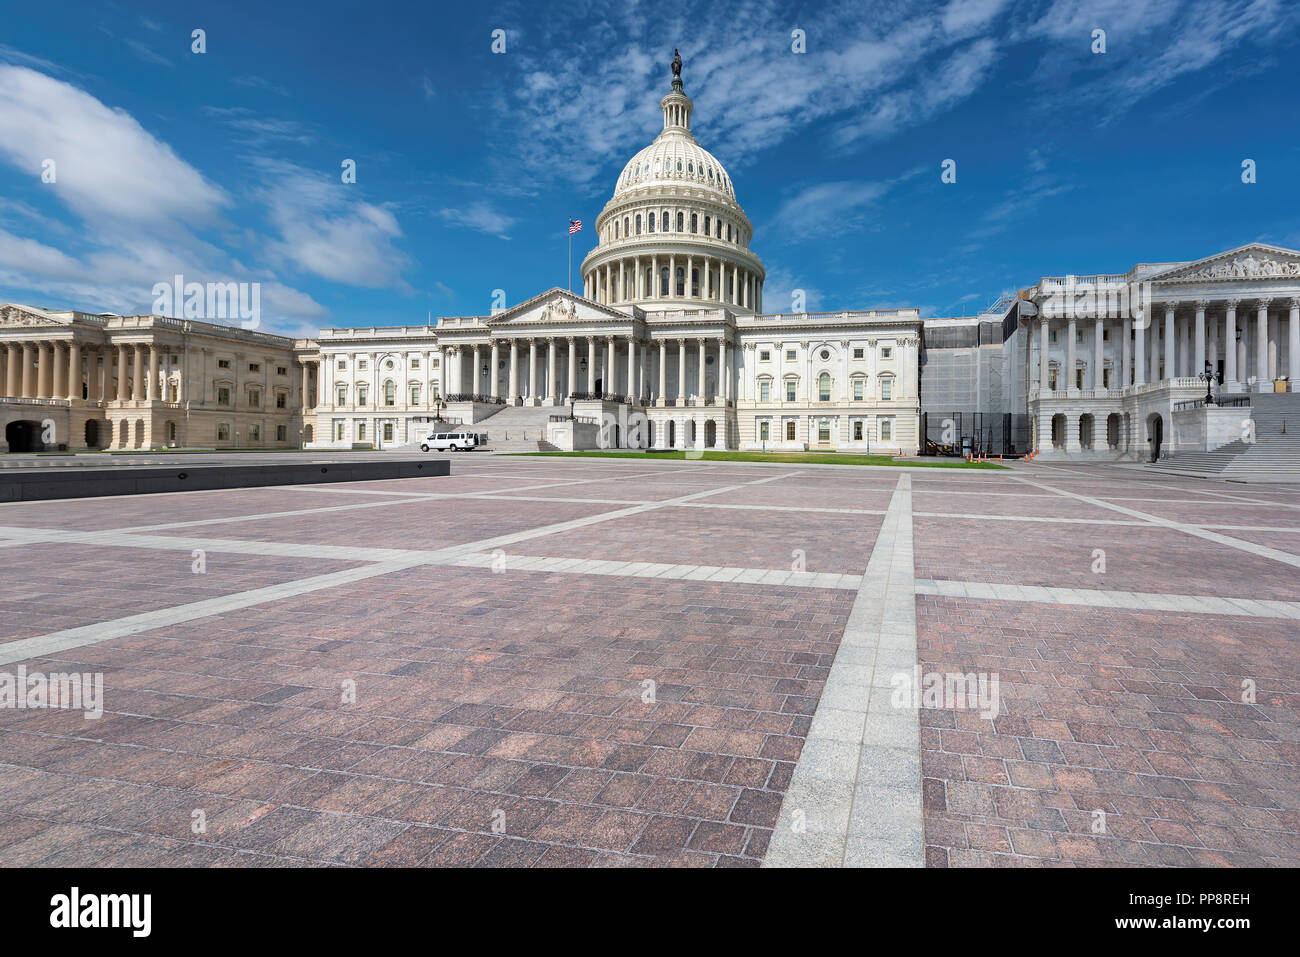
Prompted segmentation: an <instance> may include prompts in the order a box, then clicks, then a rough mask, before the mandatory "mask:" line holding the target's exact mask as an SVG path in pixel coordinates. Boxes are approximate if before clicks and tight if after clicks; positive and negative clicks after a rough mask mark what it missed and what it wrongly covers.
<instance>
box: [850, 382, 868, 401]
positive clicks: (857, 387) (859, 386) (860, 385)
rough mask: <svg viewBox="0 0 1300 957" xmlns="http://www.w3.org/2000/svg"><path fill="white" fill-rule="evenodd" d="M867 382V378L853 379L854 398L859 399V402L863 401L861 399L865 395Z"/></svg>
mask: <svg viewBox="0 0 1300 957" xmlns="http://www.w3.org/2000/svg"><path fill="white" fill-rule="evenodd" d="M865 383H866V380H865V379H854V380H853V398H854V399H855V400H856V401H858V402H861V401H862V396H863V394H864V390H865V388H866V385H865Z"/></svg>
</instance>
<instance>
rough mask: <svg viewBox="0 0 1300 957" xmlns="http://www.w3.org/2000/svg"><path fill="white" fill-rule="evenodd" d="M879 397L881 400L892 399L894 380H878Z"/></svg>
mask: <svg viewBox="0 0 1300 957" xmlns="http://www.w3.org/2000/svg"><path fill="white" fill-rule="evenodd" d="M880 397H881V398H882V399H892V398H893V397H894V380H893V379H881V380H880Z"/></svg>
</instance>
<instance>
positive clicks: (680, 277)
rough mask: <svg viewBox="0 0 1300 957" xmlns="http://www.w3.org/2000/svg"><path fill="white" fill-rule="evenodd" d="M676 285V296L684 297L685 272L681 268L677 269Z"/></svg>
mask: <svg viewBox="0 0 1300 957" xmlns="http://www.w3.org/2000/svg"><path fill="white" fill-rule="evenodd" d="M676 285H677V295H679V296H684V295H686V270H685V268H683V267H682V266H678V267H677V276H676Z"/></svg>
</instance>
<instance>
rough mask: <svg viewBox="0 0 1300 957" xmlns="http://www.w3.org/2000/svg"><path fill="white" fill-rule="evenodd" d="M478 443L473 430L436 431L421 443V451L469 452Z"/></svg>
mask: <svg viewBox="0 0 1300 957" xmlns="http://www.w3.org/2000/svg"><path fill="white" fill-rule="evenodd" d="M477 444H478V436H477V435H475V434H474V433H473V432H435V433H433V434H431V435H429V436H428V437H426V438H425V440H424V441H423V442H421V443H420V451H421V452H468V451H469V450H471V449H472V448H474V446H476V445H477Z"/></svg>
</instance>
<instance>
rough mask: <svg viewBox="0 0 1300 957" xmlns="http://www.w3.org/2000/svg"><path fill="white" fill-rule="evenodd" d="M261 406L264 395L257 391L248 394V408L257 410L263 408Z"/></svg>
mask: <svg viewBox="0 0 1300 957" xmlns="http://www.w3.org/2000/svg"><path fill="white" fill-rule="evenodd" d="M261 405H262V393H260V392H258V391H257V390H256V389H253V390H251V391H250V392H249V393H248V407H249V408H250V409H257V408H261Z"/></svg>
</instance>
